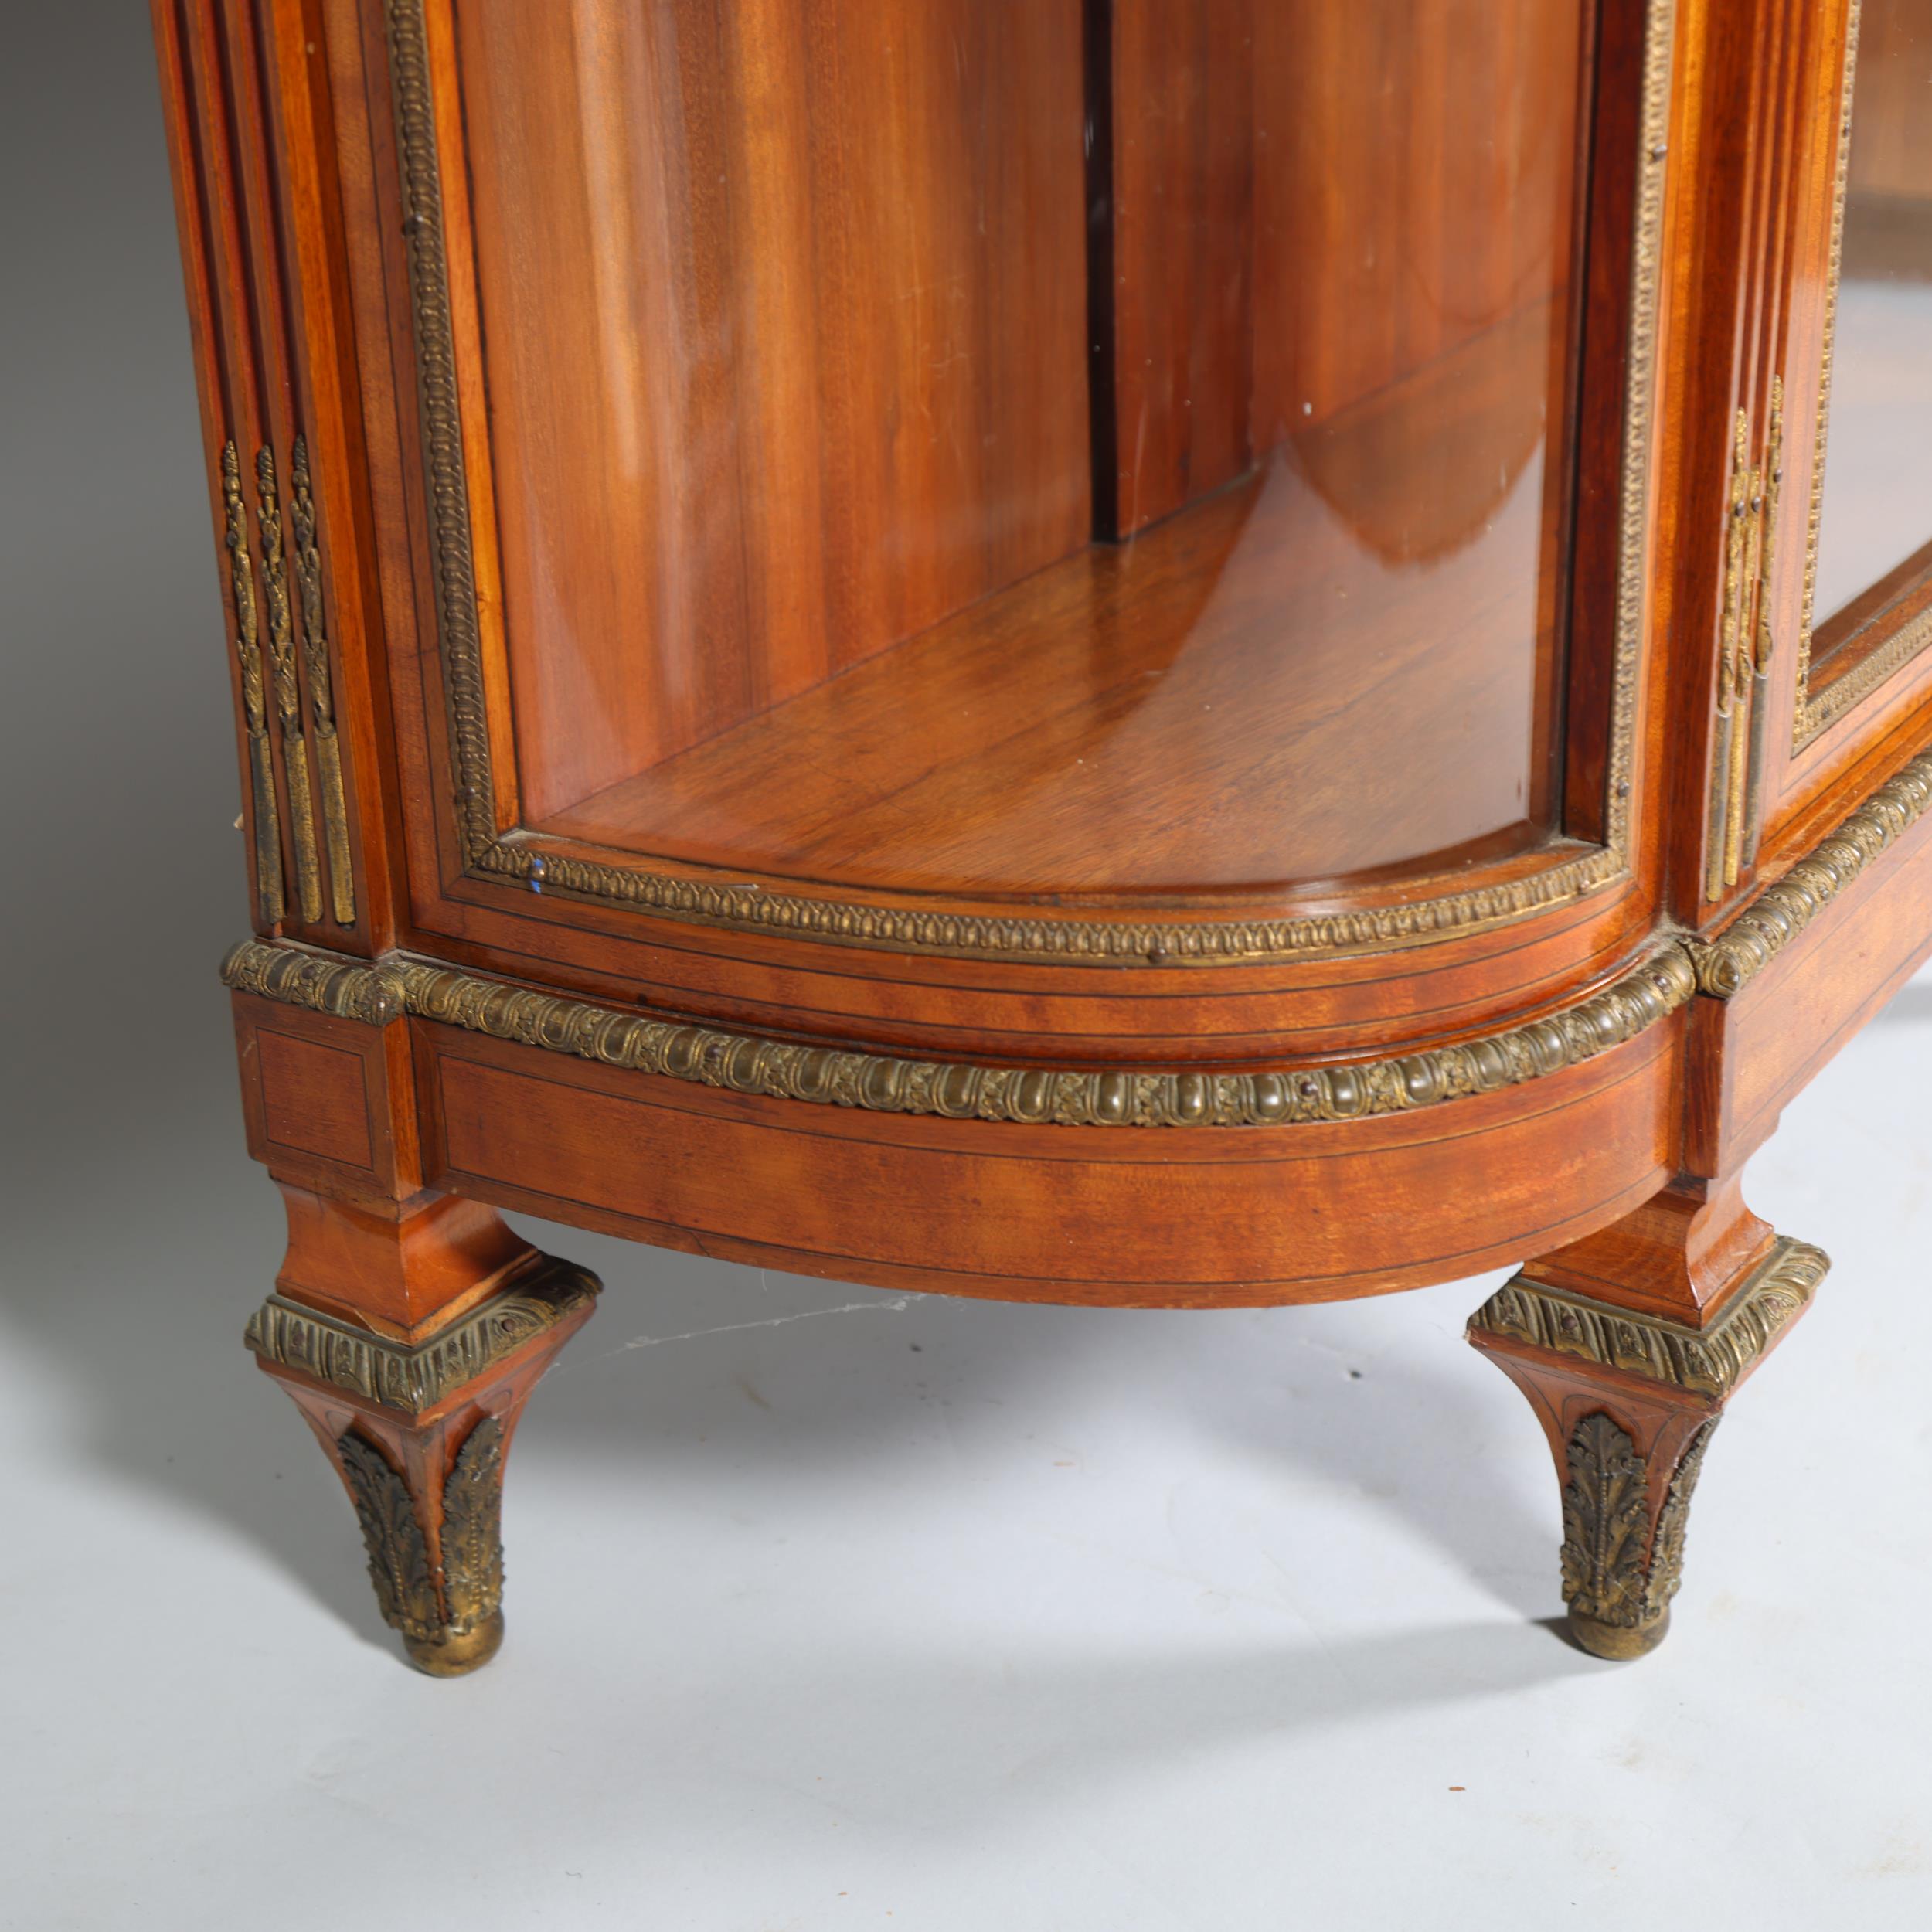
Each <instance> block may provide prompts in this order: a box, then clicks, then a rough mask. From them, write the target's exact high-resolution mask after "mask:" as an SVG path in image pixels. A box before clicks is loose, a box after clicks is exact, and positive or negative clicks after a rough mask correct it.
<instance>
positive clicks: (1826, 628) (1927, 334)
mask: <svg viewBox="0 0 1932 1932" xmlns="http://www.w3.org/2000/svg"><path fill="white" fill-rule="evenodd" d="M1845 189H1846V192H1845V234H1844V248H1843V258H1842V267H1841V269H1840V272H1839V278H1838V309H1837V321H1836V325H1835V332H1834V342H1833V349H1832V391H1831V413H1830V416H1829V417H1828V423H1827V429H1826V437H1827V440H1826V444H1825V489H1824V497H1823V501H1822V505H1821V513H1820V521H1819V525H1818V573H1817V577H1816V579H1815V590H1814V593H1813V602H1812V608H1813V610H1814V611H1815V613H1816V614H1817V615H1818V617H1819V618H1821V620H1822V621H1821V623H1820V624H1819V625H1818V634H1817V642H1816V644H1815V647H1814V651H1813V662H1814V663H1820V662H1822V661H1823V660H1824V659H1825V658H1827V657H1828V656H1829V655H1830V654H1831V652H1832V650H1833V649H1834V648H1838V647H1842V646H1843V645H1845V644H1848V643H1849V642H1850V641H1852V635H1853V634H1854V633H1855V632H1858V631H1861V630H1862V628H1864V627H1865V626H1866V624H1868V623H1869V622H1870V621H1871V620H1872V619H1873V618H1875V617H1879V616H1880V615H1881V614H1886V613H1889V614H1893V615H1896V614H1897V610H1898V605H1899V602H1900V599H1901V598H1909V597H1911V594H1912V593H1913V590H1914V587H1916V586H1919V585H1921V584H1923V582H1924V580H1925V579H1926V578H1927V575H1928V573H1932V463H1928V461H1927V451H1932V0H1864V5H1863V7H1862V14H1861V19H1860V24H1859V49H1858V60H1857V66H1856V67H1855V70H1854V74H1853V81H1852V149H1851V158H1850V162H1849V172H1848V174H1847V176H1846V184H1845Z"/></svg>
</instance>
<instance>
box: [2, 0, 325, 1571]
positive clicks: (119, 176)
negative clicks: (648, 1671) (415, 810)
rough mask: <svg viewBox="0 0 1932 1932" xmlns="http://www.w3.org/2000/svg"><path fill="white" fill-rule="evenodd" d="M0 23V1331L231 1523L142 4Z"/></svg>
mask: <svg viewBox="0 0 1932 1932" xmlns="http://www.w3.org/2000/svg"><path fill="white" fill-rule="evenodd" d="M0 39H3V41H4V53H0V156H3V157H4V159H3V160H0V183H4V188H3V189H0V288H3V289H4V291H5V292H4V295H0V303H3V304H4V307H3V308H0V641H3V643H4V649H5V684H4V690H5V700H4V702H3V703H0V733H4V742H3V743H0V787H4V808H3V809H4V822H5V825H6V827H7V836H6V841H5V844H6V849H7V852H8V862H7V867H6V878H5V885H4V903H5V907H6V917H7V944H6V945H5V948H4V957H0V974H3V975H4V976H5V978H4V984H3V985H0V1013H4V1014H5V1016H6V1022H5V1032H6V1039H7V1045H6V1049H5V1053H6V1063H7V1077H6V1080H5V1098H4V1101H3V1102H0V1137H3V1138H0V1175H3V1176H4V1185H5V1189H6V1191H7V1199H6V1202H5V1210H4V1222H0V1225H3V1226H4V1227H5V1237H6V1238H5V1247H6V1250H7V1260H6V1263H5V1267H4V1269H3V1270H0V1295H3V1296H4V1298H5V1300H4V1304H0V1317H3V1318H4V1320H5V1346H6V1347H7V1349H9V1352H15V1353H17V1352H20V1351H23V1350H24V1351H28V1352H32V1353H35V1354H37V1355H39V1356H40V1357H41V1359H40V1361H39V1363H38V1364H37V1365H36V1366H37V1372H39V1374H40V1375H41V1376H43V1377H45V1378H46V1379H49V1380H50V1381H52V1382H53V1383H55V1384H56V1385H64V1386H68V1387H70V1388H71V1389H72V1391H73V1393H74V1394H75V1395H76V1396H77V1397H78V1398H79V1399H80V1401H81V1403H83V1405H84V1406H83V1413H87V1414H89V1415H90V1416H91V1417H93V1427H92V1428H91V1430H87V1431H83V1435H82V1437H81V1438H80V1440H78V1441H77V1444H75V1451H76V1452H77V1453H78V1454H81V1455H83V1456H88V1455H96V1456H98V1457H100V1458H102V1459H103V1460H104V1461H105V1462H107V1464H111V1466H112V1468H113V1470H114V1473H115V1474H117V1475H121V1476H123V1477H124V1478H127V1479H128V1480H130V1481H136V1482H143V1481H145V1482H154V1483H157V1484H160V1485H165V1487H167V1488H168V1489H169V1490H170V1491H171V1492H172V1493H173V1494H174V1495H175V1496H177V1497H178V1498H180V1499H182V1500H184V1501H188V1502H191V1503H192V1505H195V1506H197V1507H201V1508H206V1509H213V1511H215V1512H216V1513H217V1514H221V1513H223V1512H228V1511H230V1509H231V1508H232V1509H242V1510H243V1513H244V1514H247V1512H246V1509H245V1505H242V1504H241V1503H240V1502H237V1501H236V1497H237V1495H238V1494H239V1493H242V1492H237V1491H236V1488H234V1486H233V1469H232V1456H231V1455H230V1454H229V1453H227V1452H226V1451H225V1450H224V1447H223V1443H222V1440H221V1437H220V1431H219V1423H220V1421H221V1420H222V1417H221V1416H220V1414H219V1411H218V1410H217V1408H216V1404H217V1403H218V1402H220V1401H222V1400H224V1399H225V1400H226V1403H227V1404H228V1405H229V1406H228V1413H227V1420H228V1421H229V1422H230V1424H232V1423H233V1419H234V1410H233V1403H234V1402H235V1400H236V1385H237V1383H240V1382H241V1377H240V1375H238V1374H237V1372H236V1371H237V1369H240V1368H241V1367H243V1366H245V1364H243V1363H240V1362H236V1359H235V1355H234V1343H235V1339H236V1337H235V1334H234V1326H233V1325H234V1321H235V1318H236V1312H237V1311H238V1310H239V1309H242V1308H245V1307H246V1305H247V1302H246V1295H247V1289H246V1287H244V1285H243V1284H246V1283H247V1282H248V1281H249V1280H250V1277H251V1275H252V1276H253V1278H254V1280H255V1281H260V1280H261V1279H262V1277H263V1276H264V1273H265V1272H266V1271H267V1270H268V1269H270V1268H272V1266H273V1261H274V1256H275V1254H276V1253H277V1244H278V1232H277V1225H276V1224H277V1222H278V1220H279V1219H280V1216H279V1213H278V1211H277V1207H276V1205H275V1202H274V1196H273V1191H272V1190H271V1189H266V1188H264V1187H263V1186H262V1185H261V1184H260V1178H259V1177H258V1176H257V1175H253V1174H250V1173H249V1172H247V1163H246V1162H245V1161H237V1159H236V1154H237V1152H238V1151H239V1141H238V1138H237V1136H238V1134H239V1128H240V1117H239V1107H238V1104H237V1101H236V1096H235V1082H234V1073H233V1052H232V1048H231V1047H230V1045H229V1043H228V1031H227V1022H226V1012H225V1010H224V1009H225V1005H226V995H224V994H223V992H222V990H221V988H220V987H219V985H217V984H216V980H215V978H214V968H215V965H216V962H217V961H219V957H220V955H221V953H222V951H223V948H224V947H226V945H227V944H230V943H231V942H232V940H233V939H235V938H236V937H240V934H242V932H243V930H244V929H245V927H246V923H247V900H246V896H245V887H244V882H243V872H242V869H241V866H240V854H239V851H238V845H239V841H238V839H237V838H236V835H234V833H233V832H232V831H231V830H230V826H231V825H232V822H233V818H234V816H235V814H236V811H237V810H238V808H239V805H238V799H237V782H236V770H235V757H234V751H233V742H232V740H231V738H230V726H229V722H228V715H229V714H228V692H227V682H226V676H227V674H226V664H225V660H224V656H223V652H224V649H225V641H224V637H223V619H222V614H221V607H220V603H219V596H218V593H217V587H216V575H215V561H214V552H213V549H212V546H211V539H210V535H209V520H208V509H207V499H206V494H205V490H204V485H203V483H202V455H201V447H200V431H199V421H198V418H197V413H196V404H195V395H194V379H193V372H192V363H191V361H190V358H189V345H188V331H187V325H186V320H185V309H184V307H183V303H182V285H181V275H180V270H179V266H178V264H177V260H176V256H175V233H174V212H173V205H172V197H171V193H170V190H169V186H168V165H167V156H166V151H165V145H164V142H163V138H162V125H161V113H160V103H159V95H158V87H157V84H156V81H155V72H154V52H153V43H152V39H151V34H150V30H149V26H148V12H147V9H146V8H145V6H143V5H140V4H139V0H60V4H59V5H36V6H16V7H12V8H9V9H8V10H7V20H6V25H5V30H4V35H3V36H0ZM245 1386H246V1385H245V1384H243V1387H244V1389H245ZM242 1400H243V1402H244V1403H246V1400H247V1396H246V1394H244V1395H243V1398H242ZM229 1443H230V1444H231V1445H232V1443H233V1437H232V1434H231V1435H230V1437H229ZM246 1487H247V1485H243V1492H245V1490H246ZM244 1527H245V1528H246V1529H247V1532H248V1533H250V1534H251V1535H253V1534H256V1533H259V1534H260V1535H261V1536H264V1537H267V1538H268V1539H271V1540H275V1541H280V1539H282V1538H283V1537H284V1536H289V1527H290V1526H278V1525H277V1523H275V1522H273V1521H272V1520H267V1519H264V1520H260V1521H252V1522H248V1523H247V1524H246V1525H245V1526H244ZM285 1547H287V1549H289V1550H290V1552H291V1559H292V1560H294V1561H296V1562H298V1563H301V1561H303V1559H302V1558H301V1556H300V1555H299V1551H300V1548H301V1543H300V1539H299V1535H294V1536H289V1539H288V1541H287V1543H286V1545H285ZM354 1581H355V1580H354V1579H352V1578H350V1579H345V1580H342V1582H343V1583H345V1584H346V1583H352V1582H354ZM318 1582H322V1580H321V1579H320V1578H318ZM323 1587H329V1588H331V1589H333V1588H334V1587H335V1586H334V1584H333V1583H323Z"/></svg>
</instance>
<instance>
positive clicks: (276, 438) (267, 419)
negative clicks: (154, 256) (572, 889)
mask: <svg viewBox="0 0 1932 1932" xmlns="http://www.w3.org/2000/svg"><path fill="white" fill-rule="evenodd" d="M216 5H217V7H218V9H219V15H220V22H221V25H220V37H219V44H218V47H217V49H216V52H217V55H218V57H219V60H220V63H221V67H222V71H223V77H224V79H225V80H226V87H227V93H228V99H229V103H230V112H231V114H232V117H233V120H232V125H233V129H234V134H235V143H234V162H235V167H236V178H237V182H238V186H239V192H240V199H241V203H242V213H243V220H242V223H241V233H242V240H243V256H242V262H241V265H242V267H243V271H244V274H245V278H246V279H245V281H244V283H243V296H244V300H245V301H246V303H247V308H248V310H249V312H250V315H251V317H252V320H253V340H254V341H255V342H256V343H257V345H259V349H260V354H259V357H258V359H257V387H258V397H259V402H260V410H261V419H260V432H259V434H258V435H257V438H256V440H255V443H254V445H253V448H252V449H251V450H250V454H249V457H248V461H247V465H246V468H247V485H248V490H249V494H250V498H251V500H252V502H253V505H254V509H255V512H256V517H257V533H258V536H259V537H260V553H259V554H258V556H257V563H258V564H259V566H260V571H261V577H262V587H263V593H264V596H263V604H262V613H261V626H262V638H263V646H264V650H265V651H267V653H268V655H269V659H270V679H271V683H272V686H273V689H274V692H275V696H276V711H277V719H276V730H277V736H278V738H279V740H280V743H281V758H280V760H279V761H278V762H279V764H280V767H281V777H282V781H283V795H284V799H285V801H286V815H285V820H284V822H285V825H286V829H287V844H288V847H289V849H290V852H291V855H292V857H293V859H294V886H295V892H294V911H295V912H296V913H298V916H299V919H300V921H301V923H302V924H304V925H305V926H308V927H320V926H321V924H322V923H323V918H324V898H323V890H322V859H321V838H320V837H319V835H318V831H317V825H318V821H319V818H320V816H321V815H320V812H319V811H318V800H317V798H316V794H315V784H314V777H313V774H312V772H311V761H310V758H309V747H308V730H307V725H306V720H307V718H308V712H309V706H310V693H309V692H308V688H307V681H306V679H304V676H303V673H302V667H301V651H300V648H299V645H298V641H297V638H296V634H295V628H294V605H295V602H296V594H295V583H294V572H293V570H292V567H291V565H292V557H293V553H294V544H293V542H292V540H291V525H290V522H289V519H288V516H287V501H288V492H289V488H290V487H291V485H290V471H291V450H292V447H293V445H294V435H295V429H296V423H295V420H294V393H293V390H292V387H291V379H290V370H291V367H292V366H293V364H294V359H295V357H294V342H293V340H292V338H291V335H290V333H289V327H288V319H287V302H286V301H285V299H284V262H283V236H282V234H281V223H280V221H279V219H278V218H277V216H278V211H277V209H276V207H275V205H274V195H273V192H272V190H271V189H270V182H269V148H268V136H267V128H266V126H265V125H264V119H263V115H262V94H263V89H264V70H263V63H262V59H261V49H260V43H259V38H258V36H257V19H256V15H257V0H216Z"/></svg>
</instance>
